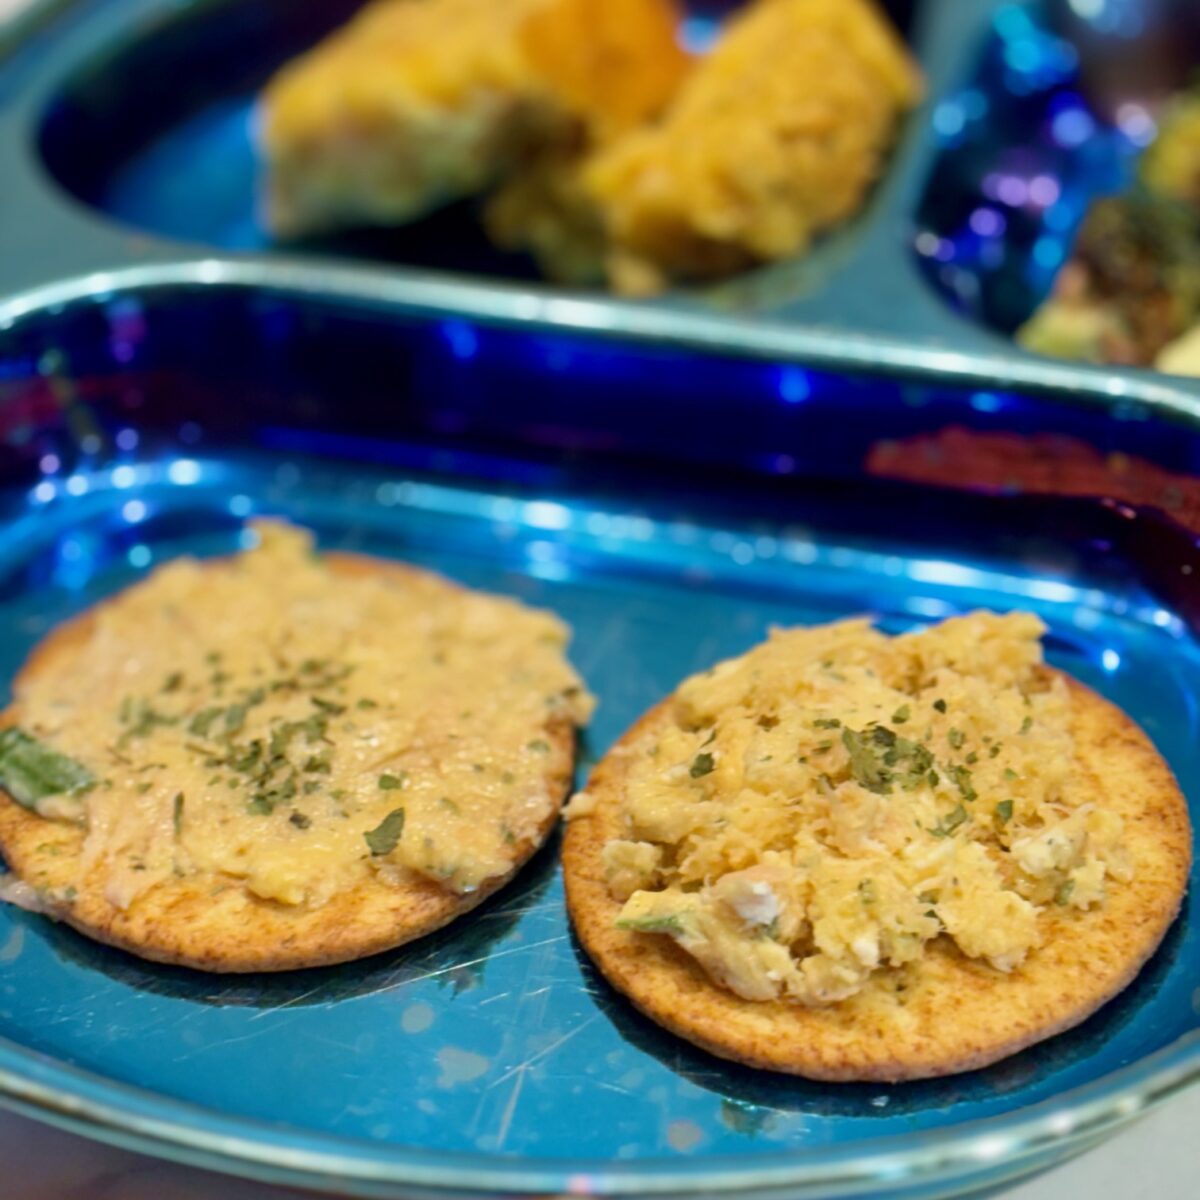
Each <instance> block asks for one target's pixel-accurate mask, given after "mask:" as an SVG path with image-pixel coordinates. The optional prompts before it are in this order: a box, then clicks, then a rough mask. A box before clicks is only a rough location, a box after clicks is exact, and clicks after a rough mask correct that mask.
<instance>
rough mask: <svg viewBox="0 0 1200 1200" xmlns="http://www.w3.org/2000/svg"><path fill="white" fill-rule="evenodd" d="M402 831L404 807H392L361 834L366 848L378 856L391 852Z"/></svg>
mask: <svg viewBox="0 0 1200 1200" xmlns="http://www.w3.org/2000/svg"><path fill="white" fill-rule="evenodd" d="M403 832H404V809H402V808H393V809H392V811H391V812H390V813H388V815H387V816H386V817H384V818H383V820H382V821H380V822H379V824H378V825H376V826H375V828H374V829H371V830H368V831H367V832H366V833H364V834H363V838H364V839H365V840H366V843H367V848H368V849H369V850H370V851H371V853H372V854H374V855H376V856H379V855H383V854H391V852H392V851H393V850H395V848H396V846H397V844H398V843H399V841H400V835H401V834H402V833H403Z"/></svg>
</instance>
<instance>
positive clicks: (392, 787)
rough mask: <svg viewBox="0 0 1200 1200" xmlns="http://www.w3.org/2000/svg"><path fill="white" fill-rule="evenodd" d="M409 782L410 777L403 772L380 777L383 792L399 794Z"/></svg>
mask: <svg viewBox="0 0 1200 1200" xmlns="http://www.w3.org/2000/svg"><path fill="white" fill-rule="evenodd" d="M407 782H408V775H407V774H406V773H405V772H404V771H401V772H399V773H398V774H396V775H390V774H387V773H385V774H383V775H380V777H379V790H380V791H381V792H398V791H399V790H400V789H401V788H402V787H403V786H404V785H405V784H406V783H407Z"/></svg>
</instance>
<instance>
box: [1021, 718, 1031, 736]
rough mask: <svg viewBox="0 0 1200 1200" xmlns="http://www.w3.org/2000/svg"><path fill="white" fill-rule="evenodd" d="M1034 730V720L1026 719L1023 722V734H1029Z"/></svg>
mask: <svg viewBox="0 0 1200 1200" xmlns="http://www.w3.org/2000/svg"><path fill="white" fill-rule="evenodd" d="M1032 728H1033V718H1032V717H1026V718H1025V720H1023V721H1022V722H1021V732H1022V733H1028V732H1029V731H1030V730H1031V729H1032Z"/></svg>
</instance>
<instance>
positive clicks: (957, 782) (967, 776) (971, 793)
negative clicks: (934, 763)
mask: <svg viewBox="0 0 1200 1200" xmlns="http://www.w3.org/2000/svg"><path fill="white" fill-rule="evenodd" d="M949 774H950V778H951V779H952V780H953V781H954V786H955V787H956V788H958V791H959V794H960V795H961V796H962V798H963V799H964V800H977V799H978V798H979V793H978V792H977V791H976V790H975V788H974V785H973V784H972V783H971V772H970V771H969V770H967V768H966V767H958V766H955V767H951V768H950V770H949Z"/></svg>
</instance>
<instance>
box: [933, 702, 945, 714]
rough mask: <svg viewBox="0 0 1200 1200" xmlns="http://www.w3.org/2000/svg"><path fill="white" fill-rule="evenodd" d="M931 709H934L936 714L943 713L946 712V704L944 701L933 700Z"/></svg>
mask: <svg viewBox="0 0 1200 1200" xmlns="http://www.w3.org/2000/svg"><path fill="white" fill-rule="evenodd" d="M933 707H934V708H936V709H937V710H938V712H940V713H944V712H945V711H946V702H945V700H935V701H934V702H933Z"/></svg>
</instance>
